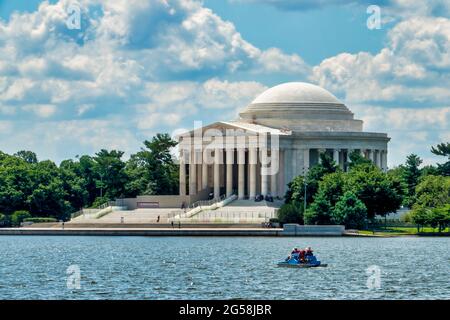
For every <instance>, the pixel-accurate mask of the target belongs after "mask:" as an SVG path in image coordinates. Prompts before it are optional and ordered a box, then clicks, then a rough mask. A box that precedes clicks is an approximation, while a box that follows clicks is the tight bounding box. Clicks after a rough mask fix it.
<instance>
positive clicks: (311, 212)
mask: <svg viewBox="0 0 450 320" xmlns="http://www.w3.org/2000/svg"><path fill="white" fill-rule="evenodd" d="M331 211H332V207H331V204H330V201H328V200H327V199H326V197H325V195H324V194H322V193H320V192H319V193H318V194H317V196H316V197H314V202H313V203H312V204H311V205H310V206H309V208H308V209H306V213H305V223H306V224H323V225H326V224H331Z"/></svg>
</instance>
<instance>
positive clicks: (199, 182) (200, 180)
mask: <svg viewBox="0 0 450 320" xmlns="http://www.w3.org/2000/svg"><path fill="white" fill-rule="evenodd" d="M200 156H201V153H200V154H198V155H197V157H198V158H197V159H199V158H200ZM202 174H203V171H202V165H201V164H197V192H200V191H202V190H203V177H202Z"/></svg>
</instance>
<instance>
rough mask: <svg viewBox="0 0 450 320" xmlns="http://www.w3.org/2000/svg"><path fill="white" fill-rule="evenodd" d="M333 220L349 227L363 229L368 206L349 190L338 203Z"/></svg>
mask: <svg viewBox="0 0 450 320" xmlns="http://www.w3.org/2000/svg"><path fill="white" fill-rule="evenodd" d="M332 215H333V222H334V223H336V224H343V225H345V227H346V228H348V229H362V228H364V227H365V224H366V220H367V208H366V206H365V205H364V203H363V202H362V201H361V200H359V199H358V198H357V197H356V195H355V194H354V193H352V192H349V191H347V192H346V193H345V194H344V195H343V196H342V197H341V198H340V199H339V201H338V202H337V203H336V206H335V207H334V210H333V213H332Z"/></svg>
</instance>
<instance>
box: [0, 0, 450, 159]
mask: <svg viewBox="0 0 450 320" xmlns="http://www.w3.org/2000/svg"><path fill="white" fill-rule="evenodd" d="M370 5H376V6H378V8H379V10H380V25H379V27H380V28H379V29H377V28H375V29H374V28H369V27H368V24H367V21H368V19H369V21H373V20H371V19H373V16H372V15H373V11H370V10H369V12H368V8H369V6H370ZM74 7H75V8H79V10H80V26H79V28H78V26H77V25H76V24H74V21H75V22H76V15H74V11H73V10H71V9H73V8H74ZM74 18H75V20H74ZM74 27H75V28H74ZM288 81H305V82H311V83H314V84H317V85H319V86H322V87H324V88H325V89H327V90H329V91H330V92H332V93H333V94H334V95H336V96H337V97H338V98H339V99H340V100H342V101H343V102H344V103H345V104H346V105H347V106H348V107H349V109H350V110H352V111H353V112H354V114H355V118H357V119H361V120H363V121H364V130H365V131H371V132H387V133H388V135H389V136H390V137H391V142H390V143H389V155H388V165H389V166H390V167H393V166H395V165H398V164H401V163H404V161H405V158H406V156H407V155H409V154H411V153H415V154H417V155H419V156H420V157H421V158H422V159H423V160H424V164H434V163H436V162H443V161H444V159H442V158H440V157H437V156H433V155H432V154H431V153H430V148H431V146H432V145H436V144H438V143H440V142H448V141H450V89H449V88H450V2H449V1H445V0H429V1H423V2H421V1H416V0H379V1H376V0H372V1H365V0H362V1H354V0H328V1H325V0H315V1H312V0H221V1H219V0H203V1H200V0H115V1H100V0H78V1H71V0H53V1H37V0H14V1H12V0H0V150H1V151H4V152H7V153H14V152H17V151H18V150H32V151H35V152H36V153H37V155H38V158H39V159H40V160H44V159H51V160H54V161H55V162H57V163H59V162H60V161H61V160H63V159H67V158H74V157H76V156H77V155H82V154H91V155H92V154H94V153H95V152H97V151H98V150H100V149H102V148H105V149H120V150H123V151H125V152H126V155H130V154H131V153H134V152H136V151H138V150H139V149H140V148H141V146H142V142H143V141H144V140H145V139H151V137H152V136H153V135H155V134H156V133H158V132H167V133H170V134H175V133H177V132H180V131H183V130H184V129H189V128H192V127H193V125H194V121H202V122H203V124H204V125H207V124H209V123H211V122H215V121H219V120H232V119H235V118H236V117H237V115H238V112H239V110H242V109H243V108H244V107H245V106H246V105H248V104H249V103H250V102H251V101H252V100H253V99H254V98H255V97H256V96H257V95H258V94H260V93H261V92H263V91H264V90H266V89H267V88H269V87H271V86H274V85H277V84H280V83H283V82H288Z"/></svg>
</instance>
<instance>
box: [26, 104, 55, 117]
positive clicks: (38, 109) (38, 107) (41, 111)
mask: <svg viewBox="0 0 450 320" xmlns="http://www.w3.org/2000/svg"><path fill="white" fill-rule="evenodd" d="M22 109H23V110H25V111H27V112H33V113H34V114H36V115H37V116H38V117H40V118H48V117H51V116H52V115H54V114H55V112H56V106H54V105H51V104H27V105H25V106H23V107H22Z"/></svg>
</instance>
